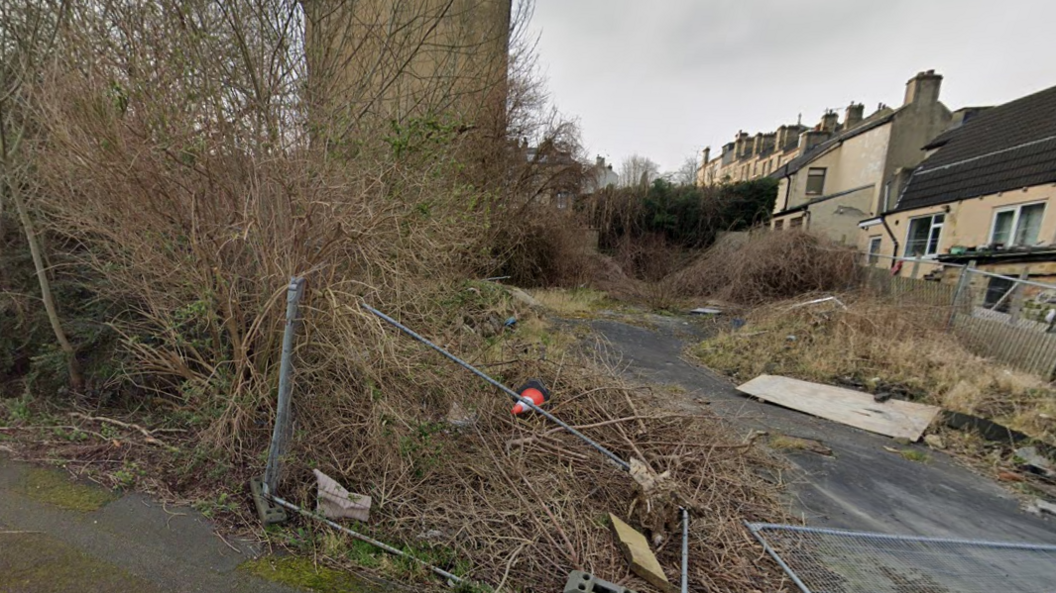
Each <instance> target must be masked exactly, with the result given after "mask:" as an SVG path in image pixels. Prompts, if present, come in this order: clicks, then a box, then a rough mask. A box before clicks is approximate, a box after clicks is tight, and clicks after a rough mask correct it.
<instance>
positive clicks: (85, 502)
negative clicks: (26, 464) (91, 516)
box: [22, 468, 117, 513]
mask: <svg viewBox="0 0 1056 593" xmlns="http://www.w3.org/2000/svg"><path fill="white" fill-rule="evenodd" d="M22 492H23V493H24V494H25V495H26V496H27V497H29V498H31V499H33V500H36V501H39V502H43V503H47V504H51V505H55V506H57V507H60V508H64V509H69V510H71V511H80V512H82V513H88V512H91V511H94V510H98V509H99V508H101V507H102V506H103V505H105V504H107V503H109V502H111V501H113V500H114V499H116V498H117V495H116V494H114V493H113V492H111V491H109V490H104V489H102V488H99V487H97V486H89V485H87V484H81V483H79V482H74V481H72V480H70V479H69V477H68V476H66V475H65V474H62V473H60V472H57V471H54V470H48V469H39V468H34V469H31V470H29V471H28V472H26V475H25V478H23V481H22Z"/></svg>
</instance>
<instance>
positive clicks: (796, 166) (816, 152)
mask: <svg viewBox="0 0 1056 593" xmlns="http://www.w3.org/2000/svg"><path fill="white" fill-rule="evenodd" d="M899 109H901V108H899ZM897 111H898V110H897V109H896V110H894V111H890V110H880V111H877V112H876V113H873V114H872V115H870V116H869V117H867V118H865V119H864V120H862V122H861V123H860V124H858V125H857V126H855V127H853V128H851V129H849V130H847V131H845V132H842V133H840V134H837V135H836V136H833V137H832V138H829V139H828V140H826V141H824V142H822V143H821V144H818V145H817V146H815V147H814V148H811V149H810V150H808V151H807V152H805V153H803V154H801V155H799V156H797V157H796V158H794V159H792V160H790V161H788V162H787V163H785V164H784V165H783V166H782V167H781V168H779V169H778V170H776V171H774V172H773V173H771V174H770V177H773V178H774V179H781V178H782V177H787V176H789V175H792V174H793V173H795V172H796V171H799V170H800V169H802V168H803V167H805V166H807V165H808V164H809V163H811V162H812V161H813V160H814V159H816V158H818V157H819V156H821V155H823V154H825V153H826V152H828V150H829V149H830V148H832V147H833V146H836V145H837V144H839V143H840V142H843V141H844V140H849V139H851V138H854V137H855V136H858V135H860V134H864V133H866V132H868V131H869V130H872V129H875V128H878V127H880V126H882V125H884V124H886V123H887V122H889V121H891V119H892V118H893V117H894V116H895V113H896V112H897Z"/></svg>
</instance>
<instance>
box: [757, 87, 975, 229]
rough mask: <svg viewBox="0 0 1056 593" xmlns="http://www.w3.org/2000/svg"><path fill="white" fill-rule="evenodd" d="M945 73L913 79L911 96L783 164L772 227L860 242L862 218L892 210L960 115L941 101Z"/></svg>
mask: <svg viewBox="0 0 1056 593" xmlns="http://www.w3.org/2000/svg"><path fill="white" fill-rule="evenodd" d="M941 85H942V76H941V75H939V74H936V73H935V71H934V70H928V71H927V72H921V73H919V74H917V75H916V76H914V77H913V78H911V79H910V80H909V82H908V83H906V92H905V100H904V101H903V104H902V106H901V107H899V108H897V109H893V108H890V107H886V106H881V108H880V109H878V110H877V111H876V112H875V113H873V114H871V115H870V116H869V117H866V118H865V119H863V120H861V121H856V122H845V124H844V126H842V128H841V129H840V131H839V133H837V134H835V135H833V136H831V137H830V138H828V139H825V140H824V141H823V142H820V143H818V144H816V145H814V146H811V147H810V148H809V149H808V150H806V151H805V152H804V153H803V154H802V155H800V156H798V157H797V158H795V159H793V160H791V161H789V162H788V163H786V164H785V165H783V166H782V167H780V168H779V169H778V170H777V172H776V173H774V174H773V175H772V176H773V177H775V178H777V179H779V180H780V184H779V186H778V194H777V202H776V204H775V206H774V216H773V220H772V222H771V225H772V228H774V229H782V228H795V227H802V228H806V229H808V230H811V231H814V232H817V233H820V234H824V235H827V236H828V237H830V238H832V239H834V240H836V241H840V242H843V243H848V244H852V245H854V244H857V243H858V235H859V227H858V223H859V222H860V221H861V220H862V219H864V218H871V217H875V216H876V215H877V214H878V213H881V212H884V211H886V210H888V209H889V207H890V205H892V204H894V202H895V198H896V197H897V196H898V195H899V192H900V189H901V188H902V187H903V186H904V185H905V180H906V179H908V178H909V175H910V173H911V172H912V170H913V168H914V167H916V166H917V165H918V164H920V162H921V161H922V160H923V159H924V158H925V156H926V153H925V151H924V149H923V147H924V146H925V145H926V144H928V142H929V141H931V140H932V139H933V138H935V137H936V136H939V135H940V134H941V133H942V132H943V131H944V130H946V129H947V128H949V126H950V124H951V122H952V121H954V114H953V113H951V112H950V110H949V109H947V108H946V106H945V105H943V104H942V102H940V101H939V91H940V88H941Z"/></svg>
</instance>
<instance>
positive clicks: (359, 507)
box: [312, 469, 371, 523]
mask: <svg viewBox="0 0 1056 593" xmlns="http://www.w3.org/2000/svg"><path fill="white" fill-rule="evenodd" d="M312 473H314V474H315V479H316V492H317V495H318V498H317V500H318V502H317V503H316V507H315V510H316V511H318V512H319V513H322V515H323V516H324V517H326V518H327V519H355V520H357V521H363V522H364V523H366V522H367V521H369V520H370V503H371V500H370V497H369V496H364V495H362V494H352V493H351V492H349V491H348V490H345V487H344V486H342V485H341V484H338V483H337V480H334V479H333V478H331V477H330V476H328V475H326V474H324V473H323V472H321V471H319V470H317V469H313V470H312Z"/></svg>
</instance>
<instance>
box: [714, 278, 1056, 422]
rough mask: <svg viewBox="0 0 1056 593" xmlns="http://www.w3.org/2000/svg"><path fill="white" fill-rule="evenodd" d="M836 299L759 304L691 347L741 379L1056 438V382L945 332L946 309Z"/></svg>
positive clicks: (857, 296) (852, 296)
mask: <svg viewBox="0 0 1056 593" xmlns="http://www.w3.org/2000/svg"><path fill="white" fill-rule="evenodd" d="M839 298H840V299H841V300H842V301H843V302H844V303H846V305H847V307H848V308H847V309H846V310H844V309H843V308H841V307H839V306H836V305H834V304H832V303H831V302H830V303H827V304H820V305H815V306H808V307H798V308H792V307H793V306H794V305H796V304H798V303H800V302H803V301H805V300H808V299H809V295H802V296H801V297H800V298H799V299H797V300H796V301H785V302H780V303H772V304H768V305H765V306H761V307H758V308H756V309H755V310H753V311H752V312H751V313H749V314H748V315H747V317H746V319H747V322H748V324H747V326H746V327H745V328H744V329H743V330H740V331H728V332H726V333H723V334H721V335H719V336H718V337H716V338H714V339H712V340H707V341H705V342H703V343H701V344H699V345H698V346H696V347H695V348H694V349H693V353H694V354H695V355H696V356H698V357H699V358H700V360H701V361H702V362H704V364H706V365H708V366H709V367H711V368H714V369H716V370H720V371H722V372H724V373H726V374H728V375H730V376H731V377H733V378H735V379H736V380H738V381H747V380H749V379H751V378H753V377H755V376H757V375H760V374H774V375H786V376H790V377H796V378H799V379H804V380H808V381H816V382H820V383H828V384H836V385H845V386H848V387H852V388H857V389H864V390H866V391H869V392H872V393H888V394H891V395H894V396H895V397H898V398H903V399H910V400H915V401H921V402H925V403H930V404H934V405H938V406H941V407H943V408H945V409H948V410H954V411H959V412H964V413H968V414H975V415H979V416H983V417H986V418H993V419H995V420H996V421H998V422H1001V423H1004V424H1006V425H1008V426H1010V427H1012V428H1014V429H1016V430H1020V431H1022V432H1024V433H1026V434H1030V435H1032V436H1035V437H1037V438H1040V439H1043V440H1047V441H1049V442H1053V441H1056V423H1054V422H1053V420H1052V419H1053V418H1056V390H1054V389H1053V387H1052V384H1051V383H1048V382H1046V381H1044V380H1042V379H1040V378H1038V377H1035V376H1033V375H1029V374H1026V373H1022V372H1020V371H1016V370H1014V369H1011V368H1009V367H1006V366H1003V365H1001V364H998V363H996V362H994V361H990V360H986V359H984V358H981V357H979V356H976V355H974V354H972V353H971V352H970V351H969V350H967V349H966V348H965V347H964V346H962V345H961V344H960V343H959V342H958V340H957V338H956V336H954V335H951V334H949V333H947V332H946V331H945V329H946V328H945V321H946V319H947V315H948V313H949V311H948V309H946V308H936V307H927V306H914V305H911V304H906V303H898V304H896V303H893V302H891V301H888V300H884V299H882V298H879V297H874V296H870V295H869V294H867V293H860V292H856V293H844V294H840V295H839Z"/></svg>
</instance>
